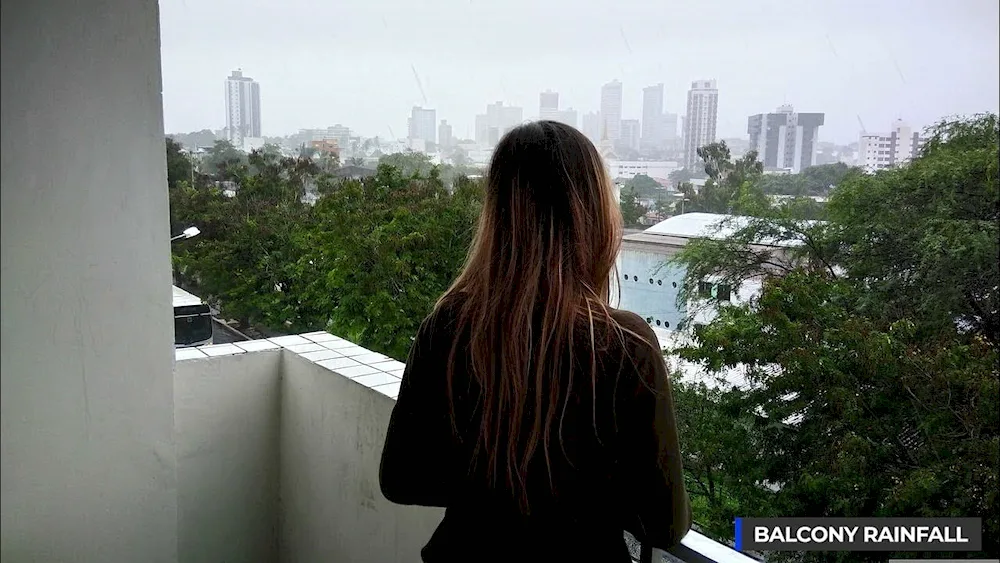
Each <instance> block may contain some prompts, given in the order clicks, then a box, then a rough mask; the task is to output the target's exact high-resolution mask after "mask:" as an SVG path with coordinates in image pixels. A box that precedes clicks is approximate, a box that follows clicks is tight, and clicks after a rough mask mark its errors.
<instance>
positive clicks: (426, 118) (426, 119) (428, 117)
mask: <svg viewBox="0 0 1000 563" xmlns="http://www.w3.org/2000/svg"><path fill="white" fill-rule="evenodd" d="M407 137H408V138H410V139H423V140H424V141H425V142H428V143H436V142H437V112H436V111H434V110H432V109H424V108H422V107H420V106H413V109H412V110H411V111H410V120H409V134H408V135H407Z"/></svg>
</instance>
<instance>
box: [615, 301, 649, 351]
mask: <svg viewBox="0 0 1000 563" xmlns="http://www.w3.org/2000/svg"><path fill="white" fill-rule="evenodd" d="M611 318H612V319H613V320H614V321H615V322H616V323H618V326H619V327H621V328H622V329H623V331H624V332H625V335H626V338H627V339H629V338H628V337H631V338H630V340H640V341H641V343H644V344H649V345H650V346H652V347H654V348H659V347H660V345H659V339H658V338H657V337H656V333H655V332H653V327H651V326H649V323H647V322H646V321H644V320H643V319H642V317H640V316H639V315H637V314H635V313H633V312H632V311H626V310H624V309H611Z"/></svg>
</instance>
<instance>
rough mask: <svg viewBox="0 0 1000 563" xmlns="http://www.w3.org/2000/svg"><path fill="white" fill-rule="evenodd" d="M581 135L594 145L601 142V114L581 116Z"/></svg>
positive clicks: (590, 113)
mask: <svg viewBox="0 0 1000 563" xmlns="http://www.w3.org/2000/svg"><path fill="white" fill-rule="evenodd" d="M580 130H581V131H583V134H584V135H586V136H587V138H588V139H590V142H591V143H594V144H595V145H597V144H599V143H600V142H601V114H599V113H597V112H596V111H592V112H589V113H585V114H583V126H582V128H581V129H580Z"/></svg>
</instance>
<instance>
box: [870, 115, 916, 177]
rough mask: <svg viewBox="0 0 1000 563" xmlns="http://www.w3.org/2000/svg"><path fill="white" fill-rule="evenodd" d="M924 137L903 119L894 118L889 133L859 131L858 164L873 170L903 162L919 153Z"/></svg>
mask: <svg viewBox="0 0 1000 563" xmlns="http://www.w3.org/2000/svg"><path fill="white" fill-rule="evenodd" d="M923 146H924V139H922V138H921V137H920V133H917V132H914V131H913V129H912V128H911V127H910V126H909V125H907V124H906V123H904V122H903V121H900V120H896V122H895V123H894V124H893V126H892V132H891V133H888V134H887V133H867V132H863V133H861V137H860V139H859V140H858V165H859V166H861V167H862V168H864V170H865V172H869V173H870V172H875V171H877V170H884V169H886V168H892V167H894V166H899V165H900V164H905V163H906V162H909V161H910V160H912V159H914V158H916V157H917V156H918V155H919V154H920V148H921V147H923Z"/></svg>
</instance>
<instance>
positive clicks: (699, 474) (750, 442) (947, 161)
mask: <svg viewBox="0 0 1000 563" xmlns="http://www.w3.org/2000/svg"><path fill="white" fill-rule="evenodd" d="M998 136H1000V135H998V126H997V117H996V115H985V116H977V117H974V118H970V119H964V120H958V121H951V122H945V123H942V124H940V125H939V126H937V127H936V128H934V129H933V131H932V136H931V138H930V140H929V141H928V143H927V144H926V145H925V147H924V149H923V153H922V155H921V156H920V157H919V158H917V159H915V160H914V161H913V162H911V163H910V164H909V165H906V166H903V167H900V168H896V169H891V170H886V171H882V172H879V173H878V174H875V175H861V174H849V175H847V176H846V177H845V178H844V180H843V182H841V183H840V184H838V186H837V188H836V189H835V190H833V191H832V193H831V199H830V204H829V206H828V208H827V212H828V217H827V221H824V222H808V221H802V220H801V219H800V218H798V217H796V216H795V214H794V213H793V212H792V211H791V210H789V209H788V208H778V209H774V208H772V209H770V210H762V209H758V210H757V211H758V212H757V213H756V216H755V217H753V218H749V219H744V220H743V223H741V225H742V226H741V228H738V229H737V232H736V234H735V235H734V236H732V237H729V238H728V239H725V240H707V239H706V240H699V241H695V242H692V243H690V244H689V245H688V246H687V247H686V248H685V250H684V251H683V252H682V253H681V254H680V256H679V258H678V261H679V262H680V263H681V264H683V265H684V266H685V267H686V279H685V284H684V285H685V288H686V290H687V292H688V294H690V293H691V292H693V291H694V288H695V287H696V285H697V283H698V282H699V281H700V280H702V279H705V278H706V277H714V278H716V279H721V280H724V281H725V282H726V283H730V284H732V287H739V286H740V284H743V283H747V282H748V281H751V280H756V281H758V282H760V283H761V284H762V289H761V291H760V293H759V295H758V296H757V297H755V298H754V299H752V300H751V301H750V302H749V303H744V304H737V305H730V306H724V307H721V308H720V309H719V311H718V315H717V316H716V318H715V319H714V320H713V321H712V322H711V323H709V324H708V325H706V326H704V327H701V328H699V329H698V330H697V331H696V336H695V342H694V343H693V344H692V345H691V346H688V347H686V348H683V349H681V350H679V353H680V355H681V356H682V357H683V358H685V359H687V360H689V361H693V362H696V363H699V364H700V365H703V366H705V368H706V369H708V370H710V371H721V370H723V369H736V368H739V369H742V370H744V372H745V374H746V379H747V383H746V385H745V386H742V387H739V388H736V387H731V386H726V385H723V386H721V387H719V388H717V389H711V388H707V387H704V386H701V385H699V384H698V383H696V382H693V381H692V382H689V381H684V380H682V381H679V382H678V383H677V399H676V401H677V405H678V406H677V412H678V418H679V419H680V420H681V426H682V428H683V429H685V430H686V432H682V433H681V439H682V442H683V443H682V449H683V453H684V457H685V464H686V469H687V472H688V474H687V477H688V478H689V479H690V483H689V485H690V490H691V491H692V494H693V495H694V496H695V497H697V501H696V512H695V519H696V520H697V521H698V522H699V523H700V524H703V525H704V527H705V529H706V530H709V531H711V532H712V533H713V534H714V535H716V536H717V537H719V538H721V539H725V538H728V537H731V533H732V531H731V530H732V528H731V521H732V518H733V517H735V516H741V515H747V514H754V515H762V516H766V515H781V516H978V517H982V518H983V522H984V530H983V537H984V552H985V553H988V554H992V555H993V556H995V555H996V553H997V551H998V549H1000V544H998V543H997V542H998V538H1000V524H998V523H1000V517H998V514H1000V506H998V503H997V492H998V481H997V459H998V455H1000V448H998V435H1000V432H998V426H1000V410H998V399H997V397H998V396H1000V386H998V369H997V361H998V344H1000V342H998V332H997V316H998V304H997V291H998V286H1000V273H998V261H997V256H998V236H1000V232H998V220H1000V197H998V187H997V154H998V151H1000V143H998ZM774 241H785V242H786V244H785V245H784V246H778V247H776V246H774ZM727 422H728V424H727ZM987 538H988V539H987ZM804 558H805V559H806V560H815V561H833V560H847V559H851V558H855V559H857V558H858V556H855V555H851V554H844V553H827V554H824V553H809V554H807V555H805V556H804Z"/></svg>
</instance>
